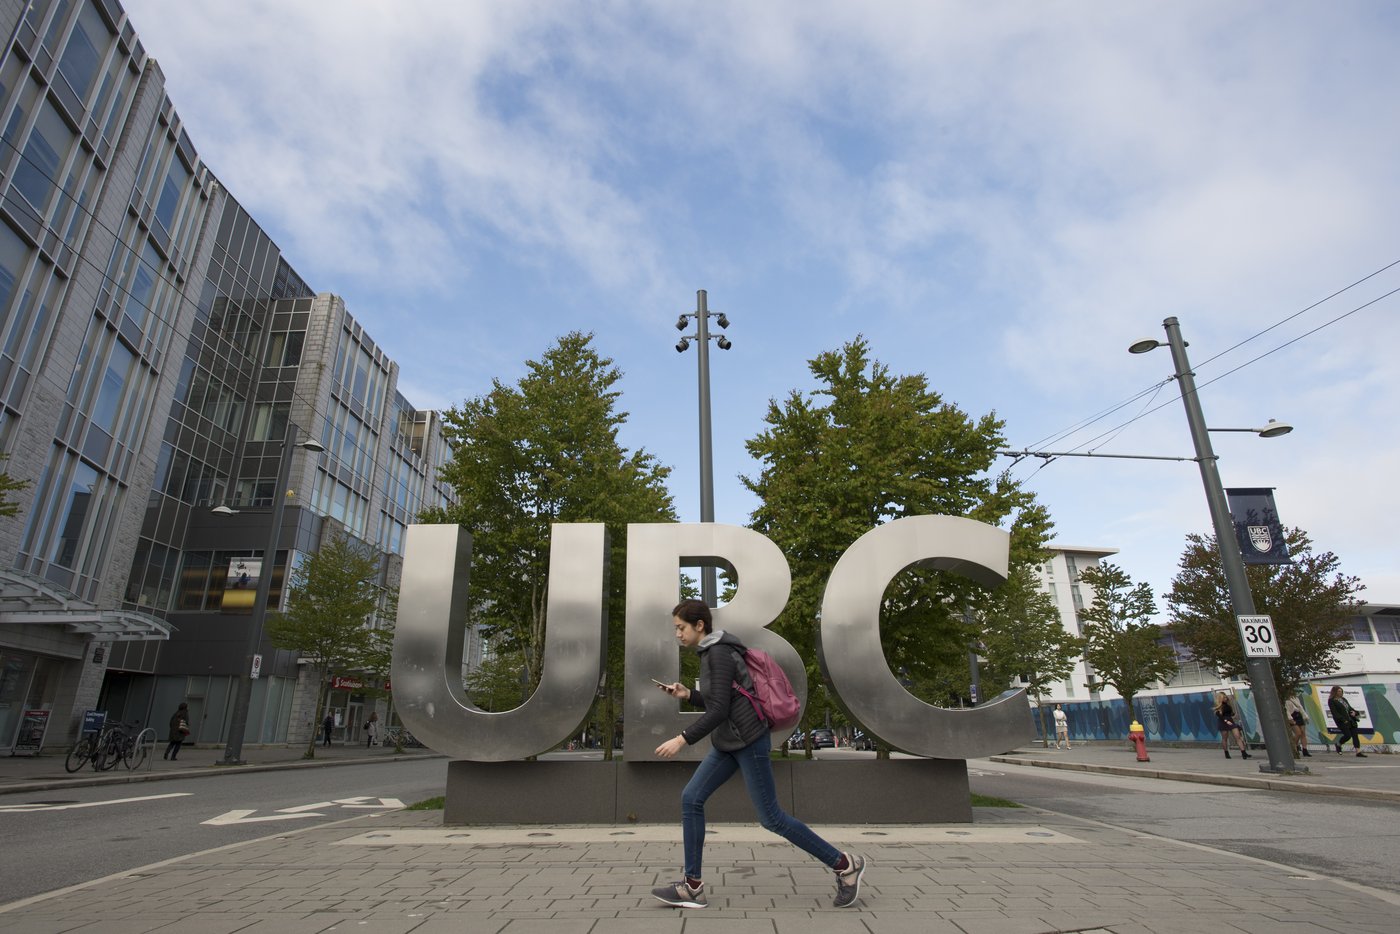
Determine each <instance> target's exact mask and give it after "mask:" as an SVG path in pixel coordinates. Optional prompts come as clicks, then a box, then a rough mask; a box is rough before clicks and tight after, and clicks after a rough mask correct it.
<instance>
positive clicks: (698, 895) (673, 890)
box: [651, 879, 710, 908]
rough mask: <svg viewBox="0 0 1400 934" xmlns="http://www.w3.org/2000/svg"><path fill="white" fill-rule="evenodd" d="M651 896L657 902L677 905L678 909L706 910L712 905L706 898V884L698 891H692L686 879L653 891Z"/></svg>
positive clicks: (702, 884)
mask: <svg viewBox="0 0 1400 934" xmlns="http://www.w3.org/2000/svg"><path fill="white" fill-rule="evenodd" d="M651 895H652V898H655V899H656V900H657V901H660V902H665V903H666V904H668V905H675V906H676V907H677V908H704V907H706V906H708V905H709V904H710V900H709V899H708V898H706V897H705V883H703V882H702V883H700V887H699V888H698V889H692V888H691V887H690V886H688V885H686V883H685V880H684V879H682V880H681V881H679V882H673V883H671V884H670V885H663V886H661V887H660V888H655V889H652V890H651Z"/></svg>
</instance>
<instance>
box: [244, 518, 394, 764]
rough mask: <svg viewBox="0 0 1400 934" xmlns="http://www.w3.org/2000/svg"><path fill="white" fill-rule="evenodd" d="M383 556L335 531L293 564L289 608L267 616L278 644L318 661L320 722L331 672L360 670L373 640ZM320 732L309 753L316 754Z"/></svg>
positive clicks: (315, 721)
mask: <svg viewBox="0 0 1400 934" xmlns="http://www.w3.org/2000/svg"><path fill="white" fill-rule="evenodd" d="M378 578H379V561H378V559H377V558H376V557H375V556H374V554H373V552H372V551H371V550H370V549H369V548H367V547H365V546H363V545H360V544H359V543H357V542H355V541H353V540H352V539H351V538H349V536H346V535H344V534H340V535H332V536H330V537H328V538H327V539H326V541H325V542H324V543H323V544H322V545H321V547H320V549H318V550H317V551H315V552H313V553H311V554H310V555H308V556H307V558H306V561H305V562H304V563H302V564H301V565H300V566H299V567H295V568H293V569H292V573H291V580H290V589H291V595H290V597H289V599H288V604H287V609H286V611H285V612H283V613H277V614H273V615H271V616H269V617H268V621H267V634H268V638H269V639H270V640H271V642H272V644H273V645H275V646H277V647H278V648H279V649H289V650H291V651H294V652H296V653H297V655H299V656H300V657H301V658H304V659H307V660H308V661H310V662H311V664H312V665H314V666H315V668H316V671H317V673H318V676H319V679H320V687H319V690H318V691H317V692H316V715H315V717H314V718H313V719H312V721H311V722H312V724H313V725H314V724H319V723H320V722H321V716H322V713H321V711H322V706H323V704H324V703H325V698H326V685H327V684H328V683H329V682H330V677H331V673H332V672H334V671H338V670H344V671H357V670H360V669H361V668H362V666H363V664H364V659H365V655H366V652H367V650H368V649H369V647H370V644H371V635H370V629H369V626H368V623H369V620H370V615H371V614H372V613H374V611H375V607H376V606H377V605H378V603H379V599H380V589H379V587H378V586H377V581H378ZM315 755H316V736H315V730H314V729H313V730H312V736H311V739H310V741H309V742H308V743H307V748H306V758H308V759H311V758H315Z"/></svg>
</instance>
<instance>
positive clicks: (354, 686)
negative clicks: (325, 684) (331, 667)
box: [331, 675, 365, 691]
mask: <svg viewBox="0 0 1400 934" xmlns="http://www.w3.org/2000/svg"><path fill="white" fill-rule="evenodd" d="M364 686H365V683H364V682H363V681H361V680H360V679H359V678H350V677H346V676H344V675H336V676H335V677H334V678H332V679H331V688H333V689H335V690H348V691H359V690H363V689H364Z"/></svg>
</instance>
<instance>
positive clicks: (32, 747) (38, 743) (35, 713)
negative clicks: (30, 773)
mask: <svg viewBox="0 0 1400 934" xmlns="http://www.w3.org/2000/svg"><path fill="white" fill-rule="evenodd" d="M48 729H49V711H47V710H26V711H25V712H24V713H23V714H22V715H21V716H20V721H19V737H18V738H17V739H16V740H15V746H14V749H13V750H12V751H11V752H10V754H11V755H14V756H37V755H38V754H39V749H40V748H41V747H42V746H43V745H44V734H45V733H46V732H48Z"/></svg>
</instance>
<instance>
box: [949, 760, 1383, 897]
mask: <svg viewBox="0 0 1400 934" xmlns="http://www.w3.org/2000/svg"><path fill="white" fill-rule="evenodd" d="M968 771H969V776H968V777H969V782H970V784H971V786H972V790H973V791H974V792H978V793H980V794H985V795H995V796H996V797H999V798H1007V799H1009V800H1011V801H1015V802H1017V803H1018V804H1023V805H1027V806H1029V807H1038V808H1044V809H1045V810H1047V811H1054V812H1056V813H1058V814H1069V815H1072V816H1075V817H1083V818H1088V819H1090V820H1096V821H1101V822H1103V823H1106V824H1112V825H1114V826H1117V827H1126V828H1131V829H1134V830H1139V831H1142V832H1145V833H1150V834H1154V835H1157V836H1161V837H1166V838H1168V839H1171V840H1181V841H1185V842H1189V843H1197V844H1202V845H1204V846H1210V847H1214V848H1217V849H1221V850H1227V851H1229V852H1232V853H1240V854H1243V855H1245V856H1253V857H1255V858H1258V859H1265V860H1269V861H1270V862H1275V863H1281V864H1283V865H1285V866H1294V867H1297V868H1300V869H1305V870H1307V871H1310V872H1318V873H1323V874H1326V875H1330V876H1334V877H1336V878H1341V879H1349V880H1351V881H1353V882H1357V883H1360V884H1363V885H1371V886H1375V887H1377V888H1380V889H1385V890H1387V891H1390V892H1400V821H1397V820H1396V817H1397V815H1398V814H1400V811H1397V809H1396V806H1395V805H1394V804H1390V803H1386V802H1381V801H1366V800H1363V799H1357V798H1344V797H1330V796H1323V795H1302V794H1291V793H1284V792H1270V791H1254V790H1248V789H1235V788H1225V787H1222V786H1219V785H1201V784H1196V783H1194V782H1168V781H1161V780H1158V779H1150V778H1133V777H1126V776H1124V777H1119V776H1112V775H1095V774H1092V773H1081V772H1061V771H1058V770H1051V769H1041V768H1033V767H1031V766H1014V765H1003V764H1002V763H993V762H987V761H986V760H981V761H974V762H969V763H968Z"/></svg>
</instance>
